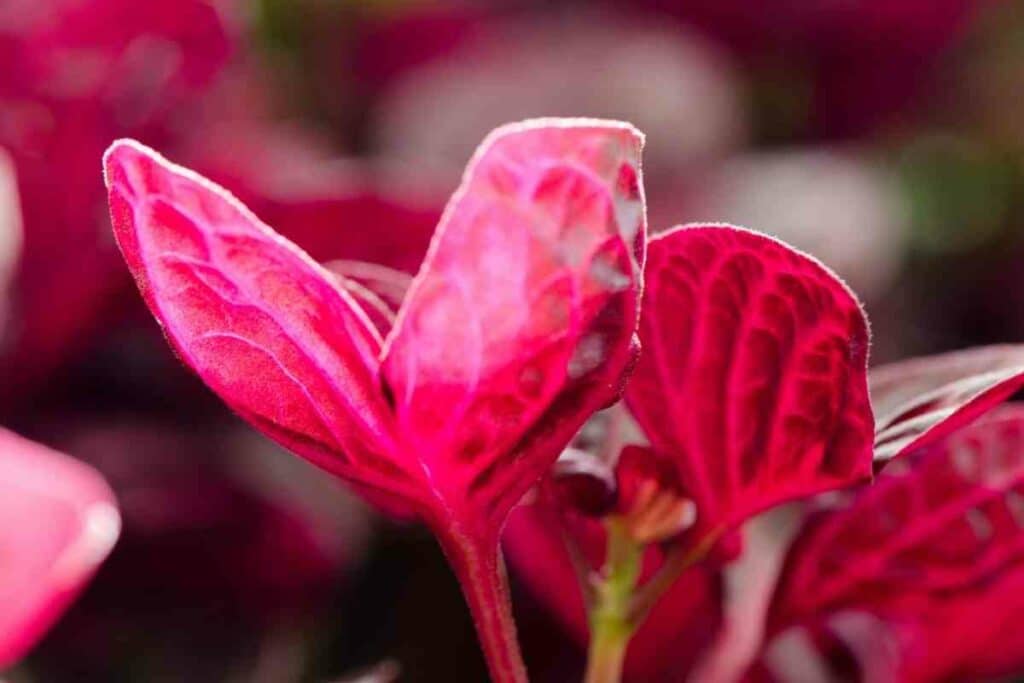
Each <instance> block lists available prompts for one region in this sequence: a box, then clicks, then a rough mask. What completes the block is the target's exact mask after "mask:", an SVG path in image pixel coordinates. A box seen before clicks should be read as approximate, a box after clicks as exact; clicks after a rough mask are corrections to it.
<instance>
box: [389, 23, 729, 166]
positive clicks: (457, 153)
mask: <svg viewBox="0 0 1024 683" xmlns="http://www.w3.org/2000/svg"><path fill="white" fill-rule="evenodd" d="M538 116H591V117H599V118H612V119H618V120H623V121H629V122H630V123H633V124H634V125H635V126H636V127H637V128H639V129H640V130H642V131H643V132H644V133H646V135H647V142H648V144H647V146H646V153H645V166H646V168H648V169H652V173H653V174H655V175H660V173H659V172H658V171H657V169H658V168H659V167H662V168H679V167H680V166H686V165H688V164H693V163H696V162H699V161H703V160H705V159H707V158H713V157H718V156H721V155H722V154H725V153H727V152H729V151H731V150H734V149H736V148H738V147H739V146H740V145H741V144H742V142H743V140H744V139H745V138H746V132H747V121H746V111H745V109H744V106H743V98H742V96H741V94H740V88H739V85H738V79H737V78H736V76H735V74H734V72H733V69H732V68H731V65H730V64H729V62H728V59H727V58H726V57H724V56H723V55H722V54H721V53H720V52H719V51H717V49H716V48H715V47H714V46H713V45H711V44H709V43H707V42H706V41H705V40H704V39H702V38H700V37H699V36H697V35H695V34H692V33H689V32H686V31H682V30H679V29H677V28H669V27H662V26H655V25H651V24H637V23H635V22H634V21H632V20H625V19H623V18H622V17H615V16H605V15H598V14H593V15H582V16H581V15H580V13H579V12H573V13H572V14H571V15H566V16H565V17H564V20H563V21H546V22H544V23H543V24H536V23H521V24H515V23H509V24H507V25H505V26H503V27H501V28H499V29H498V30H496V31H495V32H492V33H490V34H488V35H487V36H486V38H484V39H482V40H480V41H478V42H477V43H475V44H472V45H469V46H467V47H465V48H464V49H462V50H460V51H459V52H458V53H456V54H454V55H452V56H450V57H449V58H448V59H446V60H444V61H441V62H435V63H432V64H429V65H427V66H425V67H422V68H420V69H418V70H415V71H413V72H411V73H410V74H409V75H407V76H406V77H405V78H404V79H402V80H400V81H399V82H398V83H396V85H395V86H393V87H392V88H391V89H390V91H389V92H388V93H387V94H386V95H385V97H384V99H383V101H382V104H381V106H380V110H379V112H378V116H376V117H375V119H376V120H377V121H378V127H377V130H376V131H375V138H376V144H377V146H378V148H379V149H380V151H382V152H385V153H387V154H389V155H395V156H399V157H410V158H417V159H428V160H438V159H444V160H447V161H448V163H449V164H451V165H452V166H453V167H456V168H459V167H461V166H462V164H463V163H465V161H466V159H468V158H469V157H470V155H471V154H472V152H473V149H474V148H475V147H476V145H477V143H478V142H479V141H480V140H481V139H482V138H483V136H484V135H485V134H486V133H487V132H488V131H490V130H491V129H493V128H494V127H496V126H498V125H501V124H504V123H507V122H509V121H515V120H518V119H525V118H531V117H538Z"/></svg>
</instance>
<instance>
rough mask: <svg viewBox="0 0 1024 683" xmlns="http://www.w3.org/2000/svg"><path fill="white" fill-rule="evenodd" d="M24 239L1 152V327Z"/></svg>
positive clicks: (9, 169) (12, 183) (11, 174)
mask: <svg viewBox="0 0 1024 683" xmlns="http://www.w3.org/2000/svg"><path fill="white" fill-rule="evenodd" d="M22 239H23V232H22V223H21V206H20V204H19V202H18V186H17V183H16V182H15V177H14V163H13V162H12V161H11V159H10V157H8V156H7V154H6V152H4V150H3V149H2V148H0V325H3V323H4V322H5V321H6V319H7V312H8V308H9V302H8V291H9V288H10V284H11V278H12V277H13V275H14V269H15V266H17V264H18V257H19V256H20V255H21V244H22Z"/></svg>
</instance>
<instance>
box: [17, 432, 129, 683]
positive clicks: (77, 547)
mask: <svg viewBox="0 0 1024 683" xmlns="http://www.w3.org/2000/svg"><path fill="white" fill-rule="evenodd" d="M119 529H120V517H119V515H118V512H117V507H116V505H115V503H114V497H113V494H112V493H111V492H110V488H109V487H108V486H107V484H106V482H104V481H103V478H102V477H100V475H99V474H98V473H97V472H96V471H95V470H93V469H92V468H91V467H88V466H87V465H84V464H83V463H80V462H78V461H76V460H73V459H71V458H70V457H68V456H66V455H63V454H61V453H57V452H56V451H52V450H50V449H48V448H45V447H44V446H41V445H39V444H36V443H33V442H31V441H28V440H26V439H23V438H22V437H20V436H17V435H16V434H13V433H11V432H8V431H6V430H0V605H3V609H2V610H0V671H3V670H6V669H7V668H8V667H10V666H11V665H13V664H14V663H16V662H17V661H18V660H19V659H20V658H21V657H22V656H23V655H24V654H25V653H26V652H27V651H28V649H29V648H30V647H32V645H34V644H35V643H36V641H37V640H38V639H39V638H40V637H41V636H42V635H43V634H44V633H45V632H46V630H47V629H48V628H49V627H50V626H51V625H52V624H53V622H54V621H56V619H57V617H59V616H60V614H61V613H62V612H63V611H64V609H65V608H66V607H67V606H68V604H70V602H71V601H72V599H73V598H74V597H75V596H76V595H77V594H78V592H79V591H80V590H81V588H82V587H83V585H84V584H85V583H86V581H87V580H88V579H89V578H90V577H91V576H92V574H93V572H94V571H95V570H96V568H97V567H98V566H99V564H100V562H102V561H103V559H104V558H105V557H106V556H107V553H109V552H110V549H111V548H112V547H113V545H114V541H115V540H116V539H117V535H118V531H119Z"/></svg>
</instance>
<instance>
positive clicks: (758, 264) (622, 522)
mask: <svg viewBox="0 0 1024 683" xmlns="http://www.w3.org/2000/svg"><path fill="white" fill-rule="evenodd" d="M645 280H646V288H645V292H644V300H643V315H642V317H641V324H640V338H641V342H642V349H643V351H642V354H641V357H640V360H639V363H638V366H637V368H636V371H635V372H634V374H633V376H632V379H631V381H630V383H629V385H628V388H627V391H626V403H627V404H628V406H629V408H630V410H631V413H632V415H633V416H634V417H635V418H636V419H637V421H638V422H639V424H640V426H641V427H642V431H643V434H644V436H646V439H647V441H648V442H649V443H648V444H647V445H643V446H629V447H627V448H626V449H624V450H623V451H622V455H621V456H620V457H619V458H618V461H617V462H609V463H607V465H608V466H609V467H610V468H613V469H614V471H613V472H612V473H611V474H608V473H606V474H603V475H600V476H598V475H595V474H593V471H594V470H599V469H600V467H601V460H600V458H597V457H593V456H592V457H591V462H590V463H589V464H588V465H587V466H586V467H582V466H571V465H572V462H573V461H574V460H578V459H579V455H578V454H577V453H575V452H570V453H568V454H567V456H565V457H564V458H563V460H562V461H561V462H560V465H565V466H560V467H556V468H555V470H554V471H553V475H552V479H553V481H552V486H551V488H553V489H554V490H555V491H556V492H558V493H560V494H561V495H546V496H545V495H541V496H538V505H539V506H546V507H547V508H548V511H547V512H537V513H532V515H530V516H527V515H521V518H520V519H518V520H516V524H515V525H513V527H512V528H511V529H510V538H509V542H510V543H509V548H510V550H511V552H512V559H513V562H514V563H515V564H516V565H517V566H519V567H522V568H524V569H525V571H524V576H525V577H526V578H527V580H531V578H532V579H534V580H537V579H538V577H544V576H548V577H549V580H550V577H556V576H559V575H561V576H562V577H564V576H565V572H564V571H563V572H561V573H559V572H558V571H557V570H554V569H553V568H552V567H551V562H547V563H546V559H545V557H538V556H536V555H530V551H529V548H530V546H531V545H536V544H537V543H538V542H542V541H539V540H538V539H542V538H543V539H546V541H543V542H547V543H552V542H554V543H557V542H558V541H559V540H560V539H559V536H560V535H561V534H564V533H565V532H566V531H568V534H566V535H567V536H568V537H569V539H570V545H574V546H577V547H576V550H574V551H572V552H571V553H570V554H575V555H577V556H582V557H583V558H584V559H585V560H586V561H585V562H582V563H581V562H577V563H576V565H577V567H581V568H582V569H581V570H580V571H579V572H578V574H579V576H578V578H579V580H580V581H581V582H582V584H583V587H584V590H583V595H584V598H585V600H584V601H583V603H584V605H585V606H586V607H587V608H588V612H589V623H590V631H591V638H592V640H591V658H590V662H589V673H588V679H589V680H591V681H606V680H617V679H618V676H619V669H620V668H621V667H622V664H623V659H624V657H625V648H626V645H627V643H628V642H629V640H630V637H631V636H632V634H633V632H634V631H635V630H636V629H637V628H638V627H639V626H641V624H643V629H644V633H643V638H644V642H642V643H638V644H637V647H638V648H642V650H643V651H645V652H648V653H651V652H653V653H656V652H658V651H659V650H672V651H674V652H679V650H678V648H677V647H676V646H674V645H672V642H673V639H680V638H681V634H685V635H683V636H682V640H684V641H686V642H691V643H692V642H705V643H706V638H705V637H703V636H701V634H699V633H695V632H694V630H693V629H690V628H688V627H687V626H685V625H684V624H687V623H688V622H690V623H706V622H707V618H706V617H704V616H701V614H702V612H703V611H705V610H706V609H707V606H708V604H709V603H711V604H712V606H713V609H715V608H714V603H715V600H716V593H715V591H716V590H722V587H720V586H719V587H717V588H716V587H715V586H714V584H711V585H708V584H707V581H706V579H703V580H702V579H701V577H702V576H703V575H704V574H702V572H701V571H699V569H700V568H699V567H697V568H694V566H693V565H695V564H697V563H698V562H699V561H700V560H702V559H707V558H708V557H709V556H710V557H711V558H712V559H713V560H717V562H715V561H712V562H705V563H704V565H705V567H707V569H706V570H705V571H713V569H714V567H715V565H717V564H721V563H722V562H724V561H727V560H729V559H731V558H732V557H735V556H736V555H737V554H738V553H740V552H741V548H740V545H739V539H738V537H737V536H736V535H735V534H734V533H733V531H734V530H735V529H737V527H738V526H740V525H741V524H742V523H743V522H744V521H745V520H747V519H749V518H751V517H752V516H753V515H755V514H757V513H759V512H761V511H763V510H765V509H768V508H771V507H774V506H777V505H779V504H780V503H783V502H786V501H790V500H798V499H806V498H808V497H810V496H812V495H814V494H818V493H822V492H825V491H830V490H834V489H839V488H846V487H850V486H853V485H856V484H863V483H864V482H867V481H868V480H869V479H870V477H871V474H872V471H873V470H875V469H878V468H879V467H881V466H882V465H883V464H884V463H886V462H889V461H891V460H893V459H894V458H899V457H900V456H902V455H904V454H907V453H912V452H917V451H919V450H920V449H922V448H926V447H928V446H929V445H933V444H935V443H937V442H940V441H941V439H943V438H944V437H946V436H947V435H949V434H950V433H953V432H955V430H957V429H958V428H960V427H962V426H963V425H965V424H967V423H968V422H970V421H971V420H973V419H974V418H976V417H978V416H979V415H981V414H982V413H984V412H985V411H987V410H989V409H990V408H992V407H993V406H994V405H996V404H998V403H999V402H1001V401H1003V400H1004V399H1006V398H1007V397H1008V396H1009V395H1010V394H1012V393H1013V392H1014V391H1015V390H1017V389H1018V388H1020V387H1021V385H1022V384H1024V362H1022V361H1024V350H1022V349H1021V348H1020V347H1012V346H1004V347H991V348H983V349H976V350H972V351H967V352H960V353H955V354H947V355H944V356H939V357H936V358H932V359H920V360H915V361H908V362H905V363H899V364H894V365H892V366H883V367H882V368H878V369H877V370H875V371H873V372H872V373H871V374H870V382H869V374H868V372H867V343H868V333H867V323H866V320H865V317H864V315H863V313H862V312H861V310H860V307H859V305H858V304H857V302H856V300H855V298H854V297H853V295H852V294H851V293H850V292H849V291H848V290H847V289H846V288H845V287H844V286H843V285H842V284H841V283H840V282H839V280H838V279H836V278H835V277H834V276H833V275H832V274H831V273H830V272H829V271H827V270H826V269H825V268H824V267H823V266H821V265H820V264H818V263H817V262H816V261H814V260H813V259H811V258H809V257H807V256H805V255H803V254H800V253H798V252H796V251H795V250H792V249H790V248H789V247H787V246H785V245H783V244H781V243H779V242H777V241H775V240H773V239H771V238H768V237H765V236H762V235H758V234H755V233H751V232H748V231H746V230H742V229H739V228H735V227H732V226H725V225H710V226H685V227H682V228H678V229H675V230H672V231H669V232H667V233H664V234H662V235H658V236H656V237H654V238H652V239H651V241H650V245H649V252H648V265H647V273H646V277H645ZM869 384H870V387H871V389H870V394H871V397H872V402H873V403H874V409H872V405H871V403H869V400H868V394H869V390H868V387H869ZM641 441H642V439H641ZM627 442H628V441H627ZM605 445H606V446H607V444H605ZM613 448H614V450H618V449H617V447H613ZM896 462H897V463H898V462H900V461H899V460H897V461H896ZM588 473H589V476H590V478H591V480H593V483H592V486H591V487H590V489H589V490H593V488H594V487H595V486H599V485H600V484H601V483H602V482H608V481H610V480H617V488H618V492H617V498H616V495H615V491H614V487H613V489H612V491H611V493H610V494H609V495H608V496H607V501H608V502H607V503H606V504H605V507H603V508H601V507H598V508H597V509H596V510H595V509H594V508H593V506H592V505H590V503H589V502H588V501H590V500H592V499H593V496H592V495H591V496H589V497H588V498H587V499H586V501H584V499H583V498H582V497H581V496H580V491H581V488H580V486H579V484H578V482H576V481H574V480H578V479H579V478H580V477H581V476H584V477H585V476H587V475H588ZM638 482H639V483H638ZM638 492H639V493H640V494H641V495H637V494H638ZM687 501H689V502H691V503H692V505H693V509H692V510H691V509H689V508H688V507H687V506H686V505H685V504H684V503H685V502H687ZM587 517H590V518H596V519H597V520H599V522H600V523H599V524H597V525H596V529H595V524H594V523H592V522H590V523H588V522H586V521H581V518H583V519H584V520H585V518H587ZM559 518H561V519H562V524H561V525H559V524H557V523H555V524H552V523H551V522H552V520H556V521H557V520H558V519H559ZM560 527H561V528H562V530H561V531H560ZM638 530H639V531H640V532H641V533H638ZM652 532H653V533H652ZM623 548H625V549H626V550H625V551H623ZM552 557H557V556H552ZM623 558H625V560H624V559H623ZM554 561H558V560H557V559H556V560H554ZM773 572H774V573H777V569H771V570H769V568H767V567H762V568H761V570H760V573H761V574H765V575H767V574H769V573H773ZM684 573H685V577H683V578H682V579H680V577H681V575H683V574H684ZM541 580H543V579H541ZM687 580H689V581H691V582H693V583H692V586H693V595H692V597H691V599H690V600H689V601H688V602H687V601H682V600H679V598H677V597H674V592H675V590H677V589H678V584H679V583H683V582H685V581H687ZM772 588H773V583H772V581H769V580H766V581H765V582H764V585H763V587H762V588H761V589H759V590H761V592H762V593H767V594H762V595H751V596H747V597H748V598H750V600H751V601H752V602H753V603H756V605H755V607H756V609H759V610H761V614H751V613H750V605H747V606H741V607H743V608H744V609H747V611H746V612H745V613H743V614H742V615H741V619H745V620H748V621H756V620H758V619H760V618H762V617H763V611H764V610H765V609H767V608H768V597H769V595H770V593H771V591H772ZM800 590H804V588H803V587H800V588H798V589H797V591H795V592H799V591H800ZM666 591H668V595H664V594H665V593H666ZM542 593H544V594H546V595H548V596H549V597H550V598H551V599H552V602H554V603H555V604H554V606H555V609H556V610H558V611H559V612H561V613H562V614H563V615H565V614H566V613H569V614H570V615H572V614H578V613H579V604H580V601H577V600H575V599H568V598H566V597H565V596H566V595H570V596H571V595H572V591H571V590H570V589H568V588H567V587H565V584H564V578H563V590H558V589H554V588H552V586H551V585H550V584H549V585H547V586H546V587H545V588H544V589H543V590H542ZM700 595H703V596H705V597H703V598H698V597H697V596H700ZM728 599H729V596H725V597H724V598H723V599H722V600H723V602H725V603H727V602H728ZM648 613H650V614H651V615H652V617H651V618H652V621H651V622H649V623H646V624H645V623H644V621H645V619H646V618H647V616H648ZM720 618H721V620H722V621H723V623H722V624H721V626H720V627H719V628H720V629H722V630H727V629H734V630H735V629H737V628H739V626H742V625H739V626H737V625H736V624H733V623H730V621H735V620H736V619H735V617H734V615H730V614H729V613H727V612H726V613H723V614H722V615H721V616H720ZM563 620H565V621H567V622H569V623H570V624H571V623H573V622H577V623H578V620H579V617H578V616H563ZM744 628H745V627H744ZM760 631H761V629H760V627H755V628H753V629H748V630H747V632H746V633H744V634H741V636H738V638H739V639H740V640H744V641H746V642H744V643H742V644H741V646H742V648H743V649H745V650H747V652H746V653H745V654H746V655H747V656H749V657H753V656H756V653H757V651H758V648H759V643H758V639H759V638H760ZM732 640H736V638H733V639H732ZM652 641H654V642H652ZM730 647H737V644H736V643H732V644H731V645H730ZM726 654H727V655H728V656H734V653H726ZM651 657H652V655H650V654H648V655H646V657H645V658H646V659H650V658H651ZM642 659H644V658H640V657H631V658H630V659H629V660H628V661H627V672H629V671H632V672H633V673H634V674H636V675H637V677H638V680H678V679H679V678H680V677H681V676H682V675H684V673H685V672H686V671H687V670H689V668H690V667H691V666H693V663H694V659H695V658H694V657H693V656H686V655H681V656H680V657H679V658H678V660H677V661H676V662H674V663H669V662H664V661H662V662H661V664H660V665H658V666H654V667H652V666H651V662H650V661H646V662H645V661H642ZM708 666H710V665H708ZM731 666H733V668H734V669H735V663H731ZM705 671H706V670H705ZM717 672H718V675H719V676H721V675H722V672H721V670H720V669H719V670H717ZM741 672H742V662H741V663H740V668H739V671H738V672H736V671H734V672H733V673H741ZM712 679H714V677H712V678H711V679H709V680H712Z"/></svg>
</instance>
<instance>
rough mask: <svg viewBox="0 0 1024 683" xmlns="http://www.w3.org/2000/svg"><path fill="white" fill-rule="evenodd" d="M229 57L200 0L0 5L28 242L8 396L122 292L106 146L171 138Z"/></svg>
mask: <svg viewBox="0 0 1024 683" xmlns="http://www.w3.org/2000/svg"><path fill="white" fill-rule="evenodd" d="M232 47H233V45H232V41H231V37H230V36H229V34H228V31H227V29H226V27H225V25H224V22H223V20H222V17H221V15H220V13H219V12H218V10H217V9H216V8H215V7H214V6H213V4H212V3H211V2H208V1H207V0H182V1H181V2H174V3H164V2H145V3H139V2H133V1H131V0H49V1H47V2H25V1H24V0H11V1H10V2H5V3H3V6H2V7H0V62H2V63H3V69H0V146H2V147H5V148H6V149H7V150H8V151H9V152H10V154H11V156H12V158H13V159H14V165H15V172H16V176H17V184H18V189H19V193H20V195H21V203H22V210H23V219H24V232H25V239H24V250H23V255H22V259H21V262H20V264H19V268H18V271H17V274H16V289H15V292H16V297H15V300H14V301H13V302H12V303H13V305H12V324H11V325H9V326H8V328H7V330H6V334H7V336H8V339H7V340H6V349H7V351H6V353H5V354H4V357H3V358H2V359H0V361H2V363H0V374H2V375H3V377H4V379H5V388H4V392H3V394H4V398H7V399H10V398H11V397H12V396H11V395H12V394H16V392H17V391H18V390H19V389H24V388H26V387H28V386H31V385H32V384H33V383H35V382H37V381H38V380H39V379H40V378H41V377H42V376H44V375H45V374H46V373H47V372H49V371H50V370H52V369H53V368H54V367H55V366H56V365H58V364H59V363H61V362H62V361H63V360H64V359H65V358H66V357H67V355H68V354H69V353H70V352H71V351H72V349H74V347H75V346H76V345H78V346H80V345H84V343H85V341H86V340H87V335H86V332H88V331H90V330H93V329H95V327H96V326H97V324H98V318H99V317H100V316H101V315H102V314H103V313H105V312H106V311H107V310H108V307H109V306H110V303H111V300H112V299H113V298H114V297H113V294H114V293H115V292H116V291H118V290H119V289H120V287H121V286H122V285H123V284H126V281H125V279H124V278H123V276H122V274H121V271H120V266H119V264H118V257H117V253H116V249H114V246H113V244H111V242H110V240H109V239H106V238H105V236H106V235H107V234H108V233H107V232H106V229H105V227H104V226H105V224H106V218H105V216H104V212H103V196H104V194H103V186H102V184H101V182H100V180H99V178H98V177H97V173H96V163H97V159H98V158H99V157H100V155H101V154H102V153H103V149H104V148H105V147H106V146H107V145H108V144H109V143H110V140H112V139H113V138H115V137H118V136H121V135H129V134H130V135H134V136H137V137H142V138H144V139H147V140H151V141H153V142H159V143H161V144H166V143H167V142H168V141H170V140H172V139H175V138H177V137H178V131H176V130H174V128H175V126H178V125H180V124H181V118H182V117H181V112H182V110H183V109H185V108H187V107H188V105H190V104H192V100H193V99H194V98H195V97H196V95H197V94H199V93H201V92H203V89H204V88H205V87H206V86H207V85H208V84H209V82H210V81H211V80H212V79H213V78H214V76H215V75H216V74H217V73H218V72H219V70H220V69H221V68H222V67H223V65H224V62H225V61H226V59H227V57H228V55H229V53H230V52H231V50H232ZM55 291H59V292H61V305H60V306H54V305H53V302H52V298H53V293H54V292H55Z"/></svg>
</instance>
